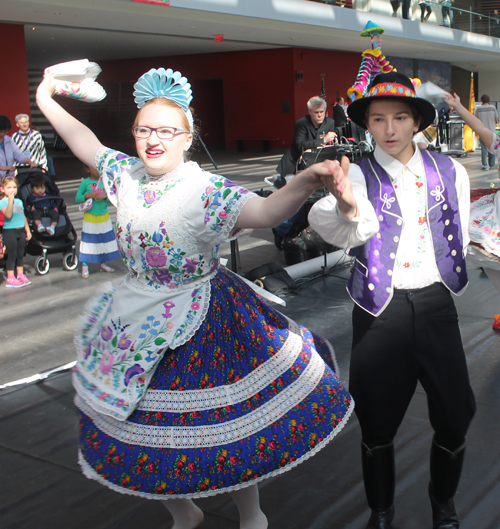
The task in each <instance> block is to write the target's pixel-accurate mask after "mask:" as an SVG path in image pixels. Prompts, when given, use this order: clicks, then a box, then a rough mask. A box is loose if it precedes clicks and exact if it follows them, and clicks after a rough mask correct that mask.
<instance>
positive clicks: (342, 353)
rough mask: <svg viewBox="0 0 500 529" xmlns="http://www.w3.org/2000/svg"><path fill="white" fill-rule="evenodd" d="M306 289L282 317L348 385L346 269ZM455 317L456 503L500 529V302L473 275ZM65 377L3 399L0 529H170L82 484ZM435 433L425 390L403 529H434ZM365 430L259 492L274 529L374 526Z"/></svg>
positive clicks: (148, 512) (402, 459)
mask: <svg viewBox="0 0 500 529" xmlns="http://www.w3.org/2000/svg"><path fill="white" fill-rule="evenodd" d="M334 272H335V274H336V276H335V277H332V276H330V277H327V278H326V279H323V278H320V279H318V280H316V281H311V282H309V283H307V284H306V285H305V286H304V288H303V289H302V290H301V292H300V293H299V294H288V295H287V296H285V298H286V301H287V307H286V308H284V309H283V312H285V313H286V314H287V315H289V316H290V317H292V318H293V319H295V320H297V321H298V322H300V323H302V324H304V325H306V326H308V327H310V328H311V329H313V330H314V331H316V332H318V333H320V334H322V335H323V336H325V337H327V338H329V339H330V340H331V341H332V343H333V344H334V346H335V349H336V352H337V357H338V360H339V364H340V369H341V378H342V379H343V381H344V382H346V383H347V382H348V381H347V378H346V377H347V374H348V369H347V368H348V363H349V349H350V339H351V330H350V313H351V309H352V303H351V301H350V300H349V298H348V296H347V293H346V291H345V283H346V277H347V274H348V270H343V271H342V270H340V271H334ZM470 278H471V283H470V285H469V288H468V289H467V292H466V293H465V294H464V295H463V296H462V297H461V298H459V299H458V301H457V306H458V310H459V315H460V324H461V330H462V334H463V340H464V344H465V349H466V352H467V360H468V364H469V368H470V374H471V379H472V385H473V387H474V390H475V393H476V397H477V403H478V410H477V415H476V417H475V419H474V422H473V424H472V427H471V430H470V433H469V437H468V442H469V445H468V452H467V457H466V461H465V467H464V473H463V479H462V482H461V485H460V489H459V492H458V494H457V497H456V504H457V508H458V510H459V512H460V514H461V518H462V521H463V524H462V527H463V529H498V528H499V527H500V509H499V507H498V505H499V503H497V502H499V500H500V479H499V478H500V463H499V457H498V455H499V453H500V406H499V403H500V384H499V382H500V333H495V332H494V331H492V330H491V322H492V318H493V315H494V314H496V313H497V312H500V296H499V294H498V293H497V292H496V290H494V289H493V288H492V285H491V283H490V282H489V280H488V279H487V278H486V276H484V274H481V273H480V272H479V271H477V270H472V271H470ZM72 401H73V389H72V386H71V381H70V375H69V373H61V374H57V375H53V376H52V377H50V378H49V379H47V380H45V381H44V382H42V383H38V384H33V385H29V386H23V387H20V388H17V389H15V390H13V389H10V390H3V391H2V392H0V421H1V428H0V468H1V469H2V479H1V480H0V527H1V528H2V529H21V528H22V529H25V528H26V529H28V528H29V529H49V528H50V529H54V528H55V529H59V528H61V529H63V528H64V529H67V528H71V529H88V528H89V527H91V528H94V529H104V528H106V529H111V528H120V529H137V528H146V527H147V528H153V527H154V528H165V529H167V528H168V527H169V526H170V524H171V521H170V516H169V514H168V513H167V511H166V509H165V508H164V507H163V506H162V505H161V504H160V503H158V502H155V501H148V500H142V499H137V498H134V497H129V496H124V495H121V494H117V493H114V492H112V491H110V490H108V489H106V488H103V487H102V486H100V485H99V484H97V483H95V482H93V481H90V480H87V479H85V478H84V477H83V475H82V474H81V473H80V470H79V467H78V464H77V435H78V424H77V412H76V408H75V407H74V405H73V402H72ZM431 436H432V433H431V429H430V427H429V423H428V420H427V409H426V402H425V395H424V393H423V391H422V389H421V388H419V389H418V390H417V393H416V395H415V397H414V399H413V401H412V403H411V406H410V409H409V411H408V414H407V416H406V419H405V421H404V424H403V426H402V427H401V430H400V432H399V435H398V437H397V472H398V483H397V491H396V517H395V522H394V527H395V528H397V529H403V528H404V529H426V528H427V529H430V528H431V514H430V506H429V504H428V500H427V496H426V489H427V481H428V453H429V447H430V443H431ZM359 437H360V435H359V427H358V423H357V420H356V418H355V417H353V418H352V419H351V420H350V421H349V423H348V424H347V426H346V428H345V429H344V430H343V431H342V432H341V433H340V434H339V435H338V437H337V438H336V439H334V440H333V442H332V443H330V445H329V446H328V447H326V448H325V449H324V450H323V451H321V452H320V453H319V454H318V455H316V456H315V457H313V458H312V459H310V460H308V461H306V462H305V463H303V464H302V465H300V466H299V467H298V468H296V469H294V470H292V471H290V472H287V473H285V474H283V475H281V476H279V477H277V478H274V479H271V480H267V481H265V482H264V483H262V484H261V485H260V491H261V502H262V507H263V510H264V512H265V513H266V515H267V516H268V518H269V522H270V523H269V527H270V529H281V528H286V529H303V528H310V529H327V528H328V529H341V528H345V529H363V528H364V527H365V525H366V521H367V518H368V509H367V507H366V504H365V499H364V493H363V488H362V484H361V468H360V466H361V465H360V458H359ZM197 503H198V504H199V505H200V506H201V508H202V509H203V510H204V511H205V514H206V517H205V522H204V523H203V525H202V526H201V527H202V529H237V528H238V523H237V521H236V520H237V512H236V509H235V507H234V505H233V504H232V502H231V500H230V497H229V495H227V494H223V495H220V496H216V497H213V498H210V499H205V500H200V501H197Z"/></svg>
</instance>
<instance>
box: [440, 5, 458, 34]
mask: <svg viewBox="0 0 500 529" xmlns="http://www.w3.org/2000/svg"><path fill="white" fill-rule="evenodd" d="M440 2H441V14H442V15H443V26H444V27H445V28H448V27H450V28H454V27H455V23H454V22H453V8H452V7H451V5H452V3H453V0H440ZM447 19H448V20H449V22H448V20H447Z"/></svg>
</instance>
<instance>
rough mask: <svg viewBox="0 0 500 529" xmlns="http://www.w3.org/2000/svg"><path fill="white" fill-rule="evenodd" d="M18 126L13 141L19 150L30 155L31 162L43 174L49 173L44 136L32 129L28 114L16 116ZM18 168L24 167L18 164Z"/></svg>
mask: <svg viewBox="0 0 500 529" xmlns="http://www.w3.org/2000/svg"><path fill="white" fill-rule="evenodd" d="M16 126H17V128H18V129H19V130H18V131H17V132H16V133H14V134H13V135H12V140H13V141H14V143H15V144H16V145H17V147H18V148H19V150H21V151H26V152H28V151H29V153H30V159H31V161H32V162H33V163H34V164H35V165H36V166H37V167H39V168H40V169H41V170H42V171H43V172H47V171H48V165H47V152H46V151H45V143H44V141H43V138H42V135H41V134H40V133H39V132H38V131H37V130H32V129H30V117H29V116H28V114H18V115H17V116H16ZM15 165H16V167H18V166H21V167H22V166H23V165H26V164H22V163H19V162H17V163H16V164H15Z"/></svg>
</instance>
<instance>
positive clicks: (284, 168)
mask: <svg viewBox="0 0 500 529" xmlns="http://www.w3.org/2000/svg"><path fill="white" fill-rule="evenodd" d="M307 108H308V110H309V114H308V115H306V116H304V117H303V118H301V119H299V120H298V121H297V122H296V123H295V128H294V134H293V142H292V145H291V146H290V148H289V149H288V150H287V151H286V152H285V154H284V155H283V158H281V161H280V163H279V164H278V166H277V167H276V170H277V171H278V173H279V174H280V175H281V177H282V181H281V184H282V185H285V180H284V177H285V176H286V175H288V174H295V173H296V171H297V168H296V167H297V162H298V160H299V158H300V157H301V156H302V153H303V152H304V151H306V150H308V149H314V148H315V147H319V146H320V145H323V144H328V143H330V142H332V141H333V140H334V138H336V137H337V134H335V132H334V129H335V121H334V120H333V119H331V118H329V117H327V116H326V101H325V100H324V99H322V98H321V97H319V96H314V97H311V99H309V101H308V102H307Z"/></svg>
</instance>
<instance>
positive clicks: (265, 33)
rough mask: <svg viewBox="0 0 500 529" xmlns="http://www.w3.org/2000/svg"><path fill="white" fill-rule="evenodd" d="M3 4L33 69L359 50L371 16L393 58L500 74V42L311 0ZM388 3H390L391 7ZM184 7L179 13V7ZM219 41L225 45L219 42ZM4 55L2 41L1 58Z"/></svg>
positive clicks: (10, 0) (0, 8)
mask: <svg viewBox="0 0 500 529" xmlns="http://www.w3.org/2000/svg"><path fill="white" fill-rule="evenodd" d="M170 4H171V6H170V7H166V6H155V5H148V4H144V3H138V2H134V1H133V0H0V13H1V18H2V20H1V21H2V22H10V23H17V24H24V26H25V35H26V47H27V58H28V68H29V69H43V68H45V67H47V66H49V65H51V64H55V63H58V62H63V61H66V60H72V59H78V58H83V57H86V58H89V59H91V60H93V61H97V62H99V61H103V60H113V59H124V58H141V57H155V56H168V55H183V54H195V53H211V52H222V51H240V50H257V49H266V48H278V47H290V46H297V47H310V48H320V49H332V50H352V51H357V52H360V51H362V50H364V49H365V48H366V47H368V46H369V41H368V40H367V39H363V38H361V37H360V36H359V31H360V29H363V27H364V25H365V23H366V21H367V20H369V18H370V17H374V16H375V17H377V18H376V20H377V23H379V24H382V25H383V26H384V27H385V28H386V33H385V35H384V37H383V50H384V53H385V54H386V55H388V56H393V57H408V58H419V59H428V60H442V61H448V62H451V63H452V64H456V65H458V66H461V67H463V68H465V69H467V70H471V71H472V70H481V69H487V70H488V71H493V70H495V71H500V61H498V57H499V55H498V53H499V50H500V48H499V45H500V42H499V40H498V39H494V38H491V37H485V36H482V35H476V34H471V33H468V32H462V31H453V30H450V29H448V28H441V27H437V26H431V25H429V24H416V23H413V22H408V21H403V20H401V19H396V18H391V17H387V16H383V15H373V14H370V13H365V12H363V11H355V10H348V9H340V8H337V7H333V6H330V5H324V4H319V3H313V2H306V1H305V0H171V2H170ZM387 4H389V2H387ZM181 6H182V7H181ZM216 34H223V35H224V42H222V43H217V42H215V41H214V36H215V35H216ZM5 51H6V47H5V43H4V47H3V52H5Z"/></svg>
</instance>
